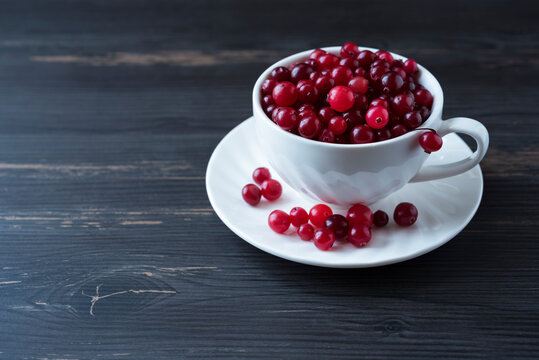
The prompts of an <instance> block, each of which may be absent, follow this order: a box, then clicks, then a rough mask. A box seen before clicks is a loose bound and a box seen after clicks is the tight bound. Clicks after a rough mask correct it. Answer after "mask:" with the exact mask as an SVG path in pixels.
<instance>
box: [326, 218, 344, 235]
mask: <svg viewBox="0 0 539 360" xmlns="http://www.w3.org/2000/svg"><path fill="white" fill-rule="evenodd" d="M324 225H325V227H326V228H328V229H330V230H331V231H333V233H334V234H335V237H336V238H337V239H342V238H344V237H345V236H346V234H348V221H347V220H346V218H345V217H344V216H342V215H339V214H334V215H331V216H328V218H327V219H326V221H325V223H324Z"/></svg>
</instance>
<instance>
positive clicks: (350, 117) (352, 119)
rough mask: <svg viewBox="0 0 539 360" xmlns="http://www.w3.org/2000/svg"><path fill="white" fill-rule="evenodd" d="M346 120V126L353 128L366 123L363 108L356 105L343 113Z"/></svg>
mask: <svg viewBox="0 0 539 360" xmlns="http://www.w3.org/2000/svg"><path fill="white" fill-rule="evenodd" d="M342 117H343V118H344V120H346V127H347V128H349V129H351V128H353V127H354V126H356V125H359V124H364V123H365V121H364V120H363V115H361V110H359V109H358V108H356V107H353V108H351V109H350V110H348V111H347V112H345V113H343V114H342Z"/></svg>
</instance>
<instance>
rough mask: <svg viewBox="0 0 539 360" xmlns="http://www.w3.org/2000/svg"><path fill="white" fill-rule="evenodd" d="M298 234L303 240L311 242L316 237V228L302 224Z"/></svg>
mask: <svg viewBox="0 0 539 360" xmlns="http://www.w3.org/2000/svg"><path fill="white" fill-rule="evenodd" d="M297 232H298V236H299V237H300V239H301V240H305V241H311V240H312V239H313V237H314V228H313V226H312V225H311V224H301V225H300V226H299V228H298V231H297Z"/></svg>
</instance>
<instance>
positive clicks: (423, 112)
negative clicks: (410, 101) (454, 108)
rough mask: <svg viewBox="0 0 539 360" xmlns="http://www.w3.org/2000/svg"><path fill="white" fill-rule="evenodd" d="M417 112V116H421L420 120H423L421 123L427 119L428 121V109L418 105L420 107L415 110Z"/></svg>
mask: <svg viewBox="0 0 539 360" xmlns="http://www.w3.org/2000/svg"><path fill="white" fill-rule="evenodd" d="M417 111H419V114H421V119H423V121H427V119H428V118H429V116H430V110H429V108H428V107H426V106H423V105H420V106H419V107H418V108H417Z"/></svg>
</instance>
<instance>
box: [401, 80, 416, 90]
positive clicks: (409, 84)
mask: <svg viewBox="0 0 539 360" xmlns="http://www.w3.org/2000/svg"><path fill="white" fill-rule="evenodd" d="M402 88H403V89H404V90H409V91H412V92H413V91H415V89H416V85H415V82H414V79H412V78H408V79H406V80H404V85H403V87H402Z"/></svg>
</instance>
